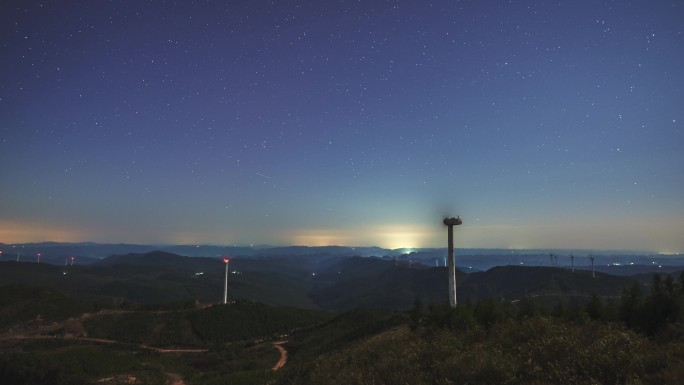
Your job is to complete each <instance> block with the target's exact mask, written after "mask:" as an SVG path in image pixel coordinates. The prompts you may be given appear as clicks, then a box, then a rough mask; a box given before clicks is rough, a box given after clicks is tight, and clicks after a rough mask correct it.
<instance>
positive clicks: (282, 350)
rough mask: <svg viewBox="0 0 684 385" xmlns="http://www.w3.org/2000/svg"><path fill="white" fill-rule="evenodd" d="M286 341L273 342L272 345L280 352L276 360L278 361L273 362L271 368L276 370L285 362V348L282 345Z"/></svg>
mask: <svg viewBox="0 0 684 385" xmlns="http://www.w3.org/2000/svg"><path fill="white" fill-rule="evenodd" d="M286 343H287V341H277V342H274V343H273V347H274V348H276V349H278V351H279V352H280V360H278V363H276V364H275V366H274V367H273V368H272V370H278V369H280V368H282V367H283V366H285V364H286V363H287V350H286V349H285V348H284V347H283V345H285V344H286Z"/></svg>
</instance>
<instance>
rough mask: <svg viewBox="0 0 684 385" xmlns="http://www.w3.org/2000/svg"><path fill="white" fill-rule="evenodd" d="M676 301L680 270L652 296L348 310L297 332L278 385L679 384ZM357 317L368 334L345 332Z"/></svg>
mask: <svg viewBox="0 0 684 385" xmlns="http://www.w3.org/2000/svg"><path fill="white" fill-rule="evenodd" d="M682 304H684V275H683V276H682V280H681V282H680V283H676V282H674V280H672V278H668V277H666V278H665V279H662V278H661V277H660V276H655V277H654V279H653V286H652V288H651V290H650V292H649V293H648V294H644V293H642V291H641V289H640V287H639V286H638V285H635V286H634V287H632V288H631V289H629V290H626V291H625V293H624V295H623V296H622V297H621V299H620V300H619V301H615V300H612V299H606V300H604V299H602V298H601V297H599V296H597V295H593V296H591V297H590V298H588V299H586V300H584V301H577V299H576V298H573V299H572V300H571V301H569V302H563V301H561V302H559V303H558V304H556V305H555V306H552V307H547V306H544V305H542V304H539V303H537V302H536V300H535V299H534V298H524V299H523V300H521V301H518V302H516V303H514V304H511V303H510V302H504V301H499V300H492V299H485V300H482V301H479V302H476V303H472V304H471V303H468V302H465V303H462V304H459V306H458V307H457V308H455V309H452V308H450V307H449V306H446V305H434V304H430V305H428V306H424V305H423V304H422V302H421V301H420V300H416V301H415V302H414V307H413V309H412V310H411V311H409V312H408V313H406V314H405V316H404V317H403V320H402V322H399V323H398V324H397V323H396V322H392V321H390V320H393V321H396V320H397V318H392V317H391V316H390V313H385V316H384V318H383V317H379V316H378V313H375V314H373V313H366V314H363V315H362V316H360V318H361V319H363V320H365V322H363V321H360V322H359V321H356V320H354V321H352V322H345V319H346V318H351V319H354V318H355V316H359V315H360V314H361V313H359V312H353V313H349V314H345V315H343V316H340V317H339V318H337V319H335V320H333V321H331V322H329V323H327V324H326V325H323V326H321V327H319V328H318V329H313V330H307V331H304V332H303V333H302V334H301V335H300V334H299V333H296V334H294V335H293V336H292V339H291V346H292V347H293V349H292V356H291V360H290V362H289V363H288V367H287V368H286V369H285V370H284V371H283V373H281V377H279V379H278V382H277V383H278V384H305V383H325V384H349V383H358V384H371V383H373V384H396V383H410V384H451V383H469V384H520V383H563V384H587V383H601V384H639V383H649V384H650V383H679V381H680V380H681V378H684V377H683V376H684V333H682V331H684V314H682V309H684V307H682ZM373 319H376V320H379V321H380V322H378V323H375V324H374V323H373ZM354 322H358V328H359V330H364V329H367V328H368V327H369V326H370V325H373V326H374V327H372V328H371V330H373V331H372V332H370V333H368V334H364V333H361V336H360V337H359V338H355V336H354V334H353V333H351V334H350V333H349V330H347V326H348V325H349V324H350V323H354ZM326 335H328V336H330V338H329V339H326V338H325V336H326ZM325 341H332V342H333V343H332V344H330V345H325Z"/></svg>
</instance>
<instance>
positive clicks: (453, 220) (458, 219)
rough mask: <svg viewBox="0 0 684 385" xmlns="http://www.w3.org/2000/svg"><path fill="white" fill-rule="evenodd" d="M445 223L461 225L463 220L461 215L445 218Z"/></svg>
mask: <svg viewBox="0 0 684 385" xmlns="http://www.w3.org/2000/svg"><path fill="white" fill-rule="evenodd" d="M443 222H444V224H445V225H447V226H456V225H460V224H462V223H463V222H462V221H461V217H456V218H444V221H443Z"/></svg>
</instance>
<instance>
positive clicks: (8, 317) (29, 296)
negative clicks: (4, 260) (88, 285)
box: [0, 285, 93, 331]
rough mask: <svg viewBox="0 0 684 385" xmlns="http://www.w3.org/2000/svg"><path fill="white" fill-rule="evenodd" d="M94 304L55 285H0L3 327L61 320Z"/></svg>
mask: <svg viewBox="0 0 684 385" xmlns="http://www.w3.org/2000/svg"><path fill="white" fill-rule="evenodd" d="M92 309H93V306H92V305H88V304H86V303H84V302H82V301H78V300H75V299H72V298H69V297H67V296H65V295H64V294H62V293H60V292H58V291H57V290H55V289H51V288H44V287H26V286H23V285H9V286H2V287H0V331H2V330H4V329H6V328H7V327H9V326H12V325H15V324H18V323H23V322H26V321H31V320H36V319H39V320H44V321H62V320H65V319H67V318H69V317H73V316H75V315H79V314H82V313H85V312H87V311H89V310H92Z"/></svg>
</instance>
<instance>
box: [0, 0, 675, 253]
mask: <svg viewBox="0 0 684 385" xmlns="http://www.w3.org/2000/svg"><path fill="white" fill-rule="evenodd" d="M0 21H1V28H2V29H1V31H0V36H2V38H1V40H0V41H1V45H0V65H1V69H2V70H1V71H0V180H1V181H2V189H1V191H2V199H1V200H0V242H27V241H43V240H55V241H86V240H93V241H106V242H142V243H158V242H172V243H214V244H264V243H269V244H304V245H328V244H343V245H352V246H353V245H379V246H385V247H392V248H397V247H421V246H441V245H443V243H444V238H445V229H444V228H443V226H440V223H441V218H442V217H443V215H447V214H450V215H457V214H460V215H461V216H462V217H463V220H464V224H463V226H461V227H460V228H459V229H458V234H457V244H458V245H459V246H462V247H516V248H517V247H524V248H536V247H539V248H547V247H551V248H555V247H558V248H561V247H568V248H609V249H646V250H655V251H660V252H684V153H683V152H682V149H683V145H684V131H683V128H684V125H683V123H684V108H683V107H684V95H683V89H682V88H683V87H684V67H683V65H684V3H682V2H679V1H561V2H548V1H510V2H508V1H506V2H504V1H460V2H457V1H433V2H422V1H421V2H418V1H308V2H305V1H273V2H267V1H196V2H191V1H176V2H173V1H145V2H143V1H122V2H119V1H108V2H105V1H69V2H54V1H44V2H38V1H4V2H2V5H0Z"/></svg>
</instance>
